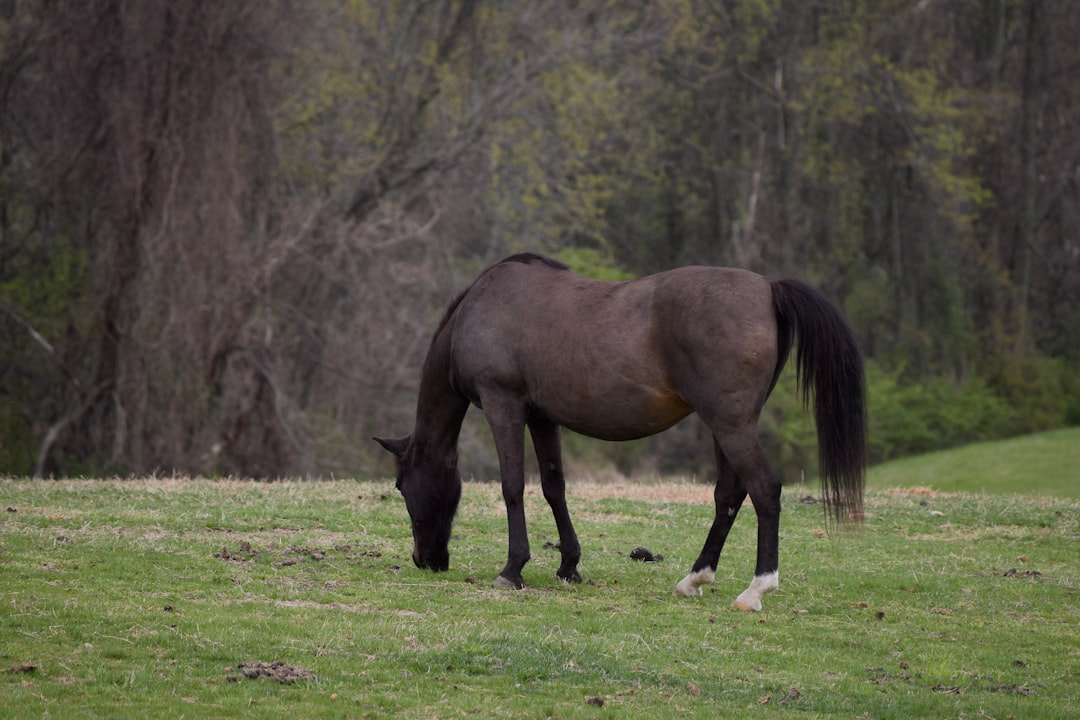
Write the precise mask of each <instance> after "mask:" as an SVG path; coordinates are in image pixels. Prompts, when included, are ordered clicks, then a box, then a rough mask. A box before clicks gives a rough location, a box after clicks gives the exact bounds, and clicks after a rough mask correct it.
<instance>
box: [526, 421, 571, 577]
mask: <svg viewBox="0 0 1080 720" xmlns="http://www.w3.org/2000/svg"><path fill="white" fill-rule="evenodd" d="M529 432H530V433H531V434H532V440H533V446H534V447H535V448H536V462H537V463H538V464H539V466H540V483H541V485H542V486H543V488H544V499H545V500H547V502H548V505H550V506H551V513H552V515H554V516H555V526H556V527H557V528H558V529H559V552H560V553H562V564H561V565H560V566H559V569H558V571H557V572H556V573H555V576H556V577H558V578H559V579H561V580H566V581H567V582H575V583H579V582H581V575H580V574H579V573H578V568H577V566H578V562H579V561H580V560H581V545H579V544H578V538H577V533H575V532H574V524H573V523H572V522H571V521H570V511H569V509H567V507H566V478H565V477H564V476H563V468H562V449H561V447H560V442H559V426H558V425H556V424H554V423H552V422H551V421H549V420H546V419H543V418H530V419H529Z"/></svg>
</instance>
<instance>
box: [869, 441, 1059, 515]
mask: <svg viewBox="0 0 1080 720" xmlns="http://www.w3.org/2000/svg"><path fill="white" fill-rule="evenodd" d="M870 485H871V487H893V486H898V487H912V486H924V487H931V488H934V489H936V490H945V491H955V492H985V493H1017V494H1023V495H1040V496H1055V497H1068V498H1077V499H1080V428H1067V429H1064V430H1055V431H1052V432H1046V433H1041V434H1038V435H1027V436H1024V437H1018V438H1013V439H1011V440H1004V441H999V442H988V443H977V444H974V445H968V446H966V447H962V448H957V449H954V450H944V451H942V452H935V453H928V454H926V455H919V456H917V457H911V458H904V459H902V460H896V461H893V462H889V463H885V464H883V465H878V466H877V467H874V468H872V469H871V471H870Z"/></svg>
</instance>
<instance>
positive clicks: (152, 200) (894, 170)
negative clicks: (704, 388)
mask: <svg viewBox="0 0 1080 720" xmlns="http://www.w3.org/2000/svg"><path fill="white" fill-rule="evenodd" d="M1078 37H1080V10H1078V9H1077V8H1076V7H1075V4H1074V3H1073V2H1071V0H918V1H916V0H903V1H901V0H835V1H831V0H656V1H655V2H604V1H602V0H578V1H577V2H547V1H544V0H515V1H513V2H508V1H505V0H491V1H485V0H411V1H407V2H406V1H401V0H305V1H304V2H299V1H297V0H230V1H229V2H220V1H219V0H186V1H185V2H173V1H172V0H139V1H138V2H124V1H123V0H48V1H46V0H0V472H3V473H10V474H18V475H22V474H32V473H36V474H39V475H82V474H90V475H97V474H104V473H110V474H125V473H149V472H170V471H178V472H184V473H196V474H209V475H214V474H239V475H247V476H256V477H273V476H284V475H329V474H339V475H346V476H355V475H368V474H371V473H379V472H383V473H386V472H389V465H388V464H387V463H386V461H385V459H384V458H382V457H380V455H379V454H378V449H377V447H376V446H375V445H374V444H373V443H371V442H369V441H368V436H370V435H371V434H374V433H376V432H377V433H380V434H383V435H395V434H405V433H406V432H408V430H409V429H410V428H411V425H412V416H413V411H414V407H415V405H414V403H415V397H416V386H417V380H418V376H419V366H420V363H421V362H422V359H423V356H424V353H425V351H426V349H427V344H428V342H429V339H430V334H431V332H432V329H433V327H434V325H435V323H436V322H437V321H438V319H439V317H440V315H441V313H442V311H443V309H444V308H445V306H446V304H447V302H448V301H449V299H450V298H451V297H452V296H453V295H454V294H455V292H456V291H457V290H459V289H460V288H462V287H463V286H465V285H466V284H467V283H468V282H469V280H470V279H471V278H472V277H473V276H474V275H475V274H476V273H477V272H478V271H479V270H480V269H482V268H483V267H484V266H485V265H487V264H488V263H490V262H492V261H495V260H497V259H499V258H500V257H502V256H504V255H506V254H509V253H512V252H517V251H522V250H533V251H541V252H545V253H550V254H553V255H556V256H558V257H560V258H562V259H563V260H564V261H567V262H568V263H570V264H571V265H572V266H574V267H575V268H576V269H578V270H580V271H582V272H586V273H589V274H592V275H594V276H598V277H606V278H621V277H630V276H634V275H639V274H645V273H649V272H653V271H657V270H661V269H665V268H670V267H673V266H677V265H684V264H695V263H697V264H717V265H737V266H743V267H748V268H751V269H753V270H756V271H759V272H762V273H765V274H769V275H794V276H798V277H801V278H804V279H806V280H808V281H810V282H811V283H813V284H816V285H818V286H819V287H821V288H822V289H823V290H824V291H825V292H826V293H827V294H828V295H829V296H830V297H832V298H834V299H835V300H836V301H837V302H838V304H839V305H840V306H841V307H842V308H843V309H844V311H845V313H846V314H847V316H848V318H849V319H850V321H851V323H852V325H853V327H854V329H855V332H856V334H857V337H858V340H859V343H860V346H861V348H862V349H863V351H864V354H865V357H866V358H867V361H868V382H869V388H870V402H871V425H872V426H871V439H872V449H871V452H872V459H873V460H874V461H880V460H884V459H888V458H892V457H896V456H900V455H904V454H910V453H916V452H921V451H925V450H930V449H934V448H938V447H946V446H950V445H956V444H960V443H963V442H968V441H971V440H978V439H990V438H998V437H1004V436H1009V435H1015V434H1020V433H1025V432H1032V431H1037V430H1043V429H1047V428H1053V427H1059V426H1062V425H1067V424H1080V380H1077V379H1076V378H1077V370H1078V368H1080V245H1078V237H1077V231H1076V228H1077V221H1078V219H1080V212H1078V197H1080V44H1078V43H1077V42H1076V39H1077V38H1078ZM792 386H793V380H792V379H791V378H790V377H786V378H785V379H784V381H783V386H782V387H781V388H779V390H778V391H777V393H775V394H774V398H773V400H771V401H770V405H769V407H768V410H767V415H766V418H765V423H764V434H765V437H766V442H767V444H768V446H769V448H768V450H769V452H770V454H771V455H772V457H773V458H774V460H775V461H776V462H777V464H778V465H780V466H781V468H782V470H783V472H784V474H785V475H786V476H787V477H789V478H790V477H791V476H792V475H794V474H797V473H801V472H803V471H804V469H805V470H806V471H807V472H808V474H811V475H812V474H813V472H812V468H814V467H815V466H816V461H815V460H814V455H813V453H814V452H815V450H814V447H813V446H814V441H813V434H812V429H811V427H810V425H809V420H807V419H806V418H805V416H804V414H803V412H802V409H801V408H800V406H799V404H798V398H797V397H796V394H795V392H794V390H793V387H792ZM475 415H477V414H476V413H473V414H472V416H475ZM462 442H463V444H464V445H465V448H464V449H463V455H465V457H466V459H464V460H463V469H464V470H465V471H466V472H467V473H472V474H475V475H476V476H477V477H490V476H491V470H492V468H493V466H494V462H495V461H494V456H493V454H492V453H491V451H490V448H489V446H488V444H487V440H486V431H485V428H483V427H482V420H477V419H476V418H475V417H472V418H471V419H470V420H469V421H468V423H467V425H466V428H465V430H464V434H463V438H462ZM567 444H568V446H569V449H570V451H571V453H572V454H573V455H574V457H575V458H576V459H577V462H579V463H582V464H586V465H589V466H592V467H604V466H607V467H613V468H615V469H617V470H619V471H620V472H626V473H631V472H680V473H694V474H707V473H708V470H707V468H708V467H710V466H711V462H712V453H711V445H710V443H709V439H708V437H707V435H706V434H705V433H704V431H703V430H702V428H701V427H700V426H699V425H698V424H697V422H696V421H693V420H690V421H687V422H684V423H683V424H681V425H680V426H679V427H678V428H677V429H675V430H673V431H670V432H668V433H666V434H664V435H662V436H659V437H658V438H656V439H651V440H648V441H642V442H638V443H632V444H627V445H607V444H600V443H586V442H583V441H579V440H578V439H576V438H572V437H571V438H568V441H567Z"/></svg>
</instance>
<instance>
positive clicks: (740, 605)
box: [731, 599, 761, 612]
mask: <svg viewBox="0 0 1080 720" xmlns="http://www.w3.org/2000/svg"><path fill="white" fill-rule="evenodd" d="M731 604H732V606H733V607H734V608H735V609H736V610H742V611H743V612H761V603H760V602H758V603H757V607H754V606H753V605H751V604H750V603H749V602H747V601H745V600H738V599H737V600H735V602H733V603H731Z"/></svg>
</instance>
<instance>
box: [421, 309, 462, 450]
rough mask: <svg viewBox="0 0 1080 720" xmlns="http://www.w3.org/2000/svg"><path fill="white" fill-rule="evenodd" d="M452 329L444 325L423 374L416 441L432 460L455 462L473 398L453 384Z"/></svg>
mask: <svg viewBox="0 0 1080 720" xmlns="http://www.w3.org/2000/svg"><path fill="white" fill-rule="evenodd" d="M449 336H450V330H449V327H446V328H441V329H440V332H439V334H438V336H437V337H436V338H435V340H434V341H433V342H432V344H431V349H430V350H428V354H427V357H426V358H425V359H424V369H423V372H422V373H421V375H420V394H419V397H418V399H417V402H416V425H415V427H414V428H413V438H412V439H413V443H414V444H415V445H416V447H417V448H418V449H420V450H421V452H422V453H423V455H425V456H426V457H428V458H429V459H431V460H437V461H444V462H446V463H447V464H454V463H456V460H457V441H458V434H459V433H460V432H461V422H462V421H463V420H464V419H465V412H466V411H467V410H468V409H469V401H468V400H467V399H466V398H465V397H464V396H463V395H462V394H461V393H459V392H458V391H457V390H455V389H454V388H453V386H452V385H451V384H450V339H449Z"/></svg>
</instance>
